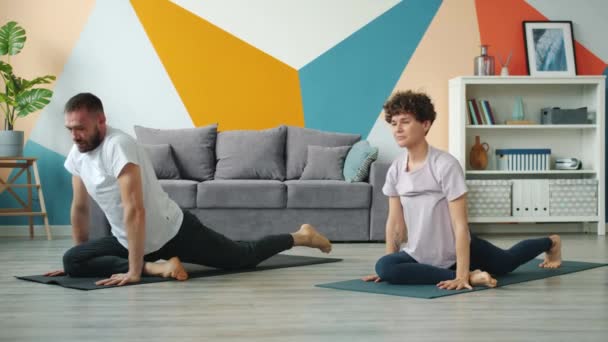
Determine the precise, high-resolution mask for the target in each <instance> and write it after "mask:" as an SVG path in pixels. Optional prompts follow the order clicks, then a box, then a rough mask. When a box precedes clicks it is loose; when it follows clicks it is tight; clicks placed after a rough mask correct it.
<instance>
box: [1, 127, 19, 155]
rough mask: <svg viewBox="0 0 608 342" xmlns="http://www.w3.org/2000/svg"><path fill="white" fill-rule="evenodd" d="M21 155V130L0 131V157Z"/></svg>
mask: <svg viewBox="0 0 608 342" xmlns="http://www.w3.org/2000/svg"><path fill="white" fill-rule="evenodd" d="M21 156H23V131H0V157H21Z"/></svg>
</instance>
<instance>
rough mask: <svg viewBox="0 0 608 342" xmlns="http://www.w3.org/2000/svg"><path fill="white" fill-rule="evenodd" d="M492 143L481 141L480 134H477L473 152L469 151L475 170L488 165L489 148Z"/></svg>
mask: <svg viewBox="0 0 608 342" xmlns="http://www.w3.org/2000/svg"><path fill="white" fill-rule="evenodd" d="M489 149H490V145H488V143H485V142H484V143H481V142H480V141H479V135H476V136H475V144H473V147H471V153H469V164H470V165H471V168H472V169H473V170H485V169H486V167H488V150H489Z"/></svg>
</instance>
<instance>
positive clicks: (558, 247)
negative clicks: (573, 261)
mask: <svg viewBox="0 0 608 342" xmlns="http://www.w3.org/2000/svg"><path fill="white" fill-rule="evenodd" d="M549 239H551V242H552V244H551V249H549V250H548V251H546V252H545V261H543V262H541V263H540V264H539V265H538V266H539V267H543V268H558V267H560V266H561V265H562V239H561V238H560V237H559V235H550V236H549Z"/></svg>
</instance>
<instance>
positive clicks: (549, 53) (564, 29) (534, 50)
mask: <svg viewBox="0 0 608 342" xmlns="http://www.w3.org/2000/svg"><path fill="white" fill-rule="evenodd" d="M523 28H524V46H525V50H526V65H527V67H528V74H529V75H530V76H547V77H563V76H576V73H577V72H576V56H575V53H574V33H573V31H572V22H571V21H524V22H523Z"/></svg>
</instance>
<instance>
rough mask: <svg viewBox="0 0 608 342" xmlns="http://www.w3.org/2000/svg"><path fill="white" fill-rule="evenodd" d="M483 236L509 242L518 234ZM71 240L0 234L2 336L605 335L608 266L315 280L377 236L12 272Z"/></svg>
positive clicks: (576, 250) (606, 242) (571, 246)
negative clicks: (285, 252)
mask: <svg viewBox="0 0 608 342" xmlns="http://www.w3.org/2000/svg"><path fill="white" fill-rule="evenodd" d="M485 238H488V239H489V240H490V241H492V242H494V243H495V244H497V245H499V246H501V247H508V246H510V245H511V244H512V243H514V242H515V241H517V240H518V239H520V238H524V237H523V236H517V237H514V236H485ZM563 240H564V245H565V250H564V257H565V258H566V259H568V260H578V261H593V262H608V239H606V238H605V237H598V236H596V235H582V234H580V235H566V236H563ZM70 244H71V241H70V240H67V239H62V240H54V241H45V240H34V241H29V240H26V239H21V238H19V239H16V238H15V239H12V238H4V239H0V265H1V266H0V267H1V268H0V270H1V271H2V277H0V341H31V340H45V341H87V342H93V341H108V340H113V341H146V342H150V341H182V340H192V341H205V340H209V341H235V340H236V341H239V340H246V341H364V340H365V341H421V340H430V341H522V340H527V341H576V342H580V341H606V340H607V339H608V267H603V268H598V269H593V270H589V271H583V272H579V273H574V274H569V275H564V276H561V277H554V278H549V279H543V280H538V281H532V282H528V283H523V284H517V285H511V286H506V287H502V288H499V289H495V290H488V291H480V292H475V293H470V294H463V295H457V296H449V297H444V298H439V299H432V300H426V299H415V298H402V297H393V296H384V295H376V294H365V293H357V292H346V291H337V290H330V289H321V288H316V287H314V286H313V285H314V284H318V283H323V282H331V281H338V280H346V279H351V278H354V277H358V276H361V275H365V274H368V273H369V272H370V271H371V270H372V267H373V265H374V262H375V260H376V259H377V258H378V257H379V256H380V255H382V253H383V249H384V247H383V245H381V244H335V245H334V252H333V253H332V254H331V255H332V256H335V257H340V258H344V259H345V260H344V261H343V262H340V263H334V264H326V265H316V266H307V267H298V268H289V269H280V270H272V271H264V272H254V273H246V274H237V275H229V276H220V277H210V278H199V279H191V280H189V281H187V282H183V283H179V282H167V283H158V284H149V285H140V286H131V287H127V288H122V289H107V290H97V291H90V292H85V291H78V290H70V289H65V288H61V287H58V286H46V285H40V284H35V283H30V282H25V281H20V280H17V279H15V278H13V276H14V275H32V274H40V273H43V272H44V271H47V270H51V269H56V268H58V267H59V266H60V260H61V255H62V254H63V251H64V250H65V249H67V248H68V247H69V246H70ZM289 253H293V254H300V255H312V256H318V255H321V253H318V252H317V251H313V250H307V249H304V248H297V249H294V250H292V251H290V252H289Z"/></svg>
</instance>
